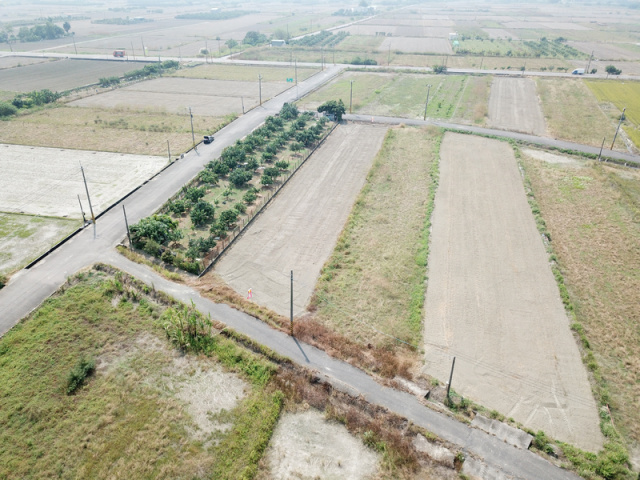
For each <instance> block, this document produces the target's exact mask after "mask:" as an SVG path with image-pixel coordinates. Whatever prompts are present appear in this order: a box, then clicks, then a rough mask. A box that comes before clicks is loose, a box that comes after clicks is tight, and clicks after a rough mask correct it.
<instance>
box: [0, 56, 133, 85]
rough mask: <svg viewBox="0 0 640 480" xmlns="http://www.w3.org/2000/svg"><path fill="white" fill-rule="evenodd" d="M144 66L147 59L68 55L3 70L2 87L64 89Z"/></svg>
mask: <svg viewBox="0 0 640 480" xmlns="http://www.w3.org/2000/svg"><path fill="white" fill-rule="evenodd" d="M143 66H144V63H137V62H136V63H132V62H114V61H107V60H68V59H62V60H56V61H51V62H45V63H36V64H32V65H24V66H22V67H17V68H11V69H7V70H3V71H2V75H0V90H7V91H14V92H31V91H33V90H43V89H45V88H46V89H49V90H51V91H54V92H63V91H65V90H70V89H72V88H76V87H82V86H84V85H89V84H93V83H98V80H100V78H102V77H113V76H121V75H123V74H124V73H126V72H130V71H132V70H137V69H140V68H142V67H143Z"/></svg>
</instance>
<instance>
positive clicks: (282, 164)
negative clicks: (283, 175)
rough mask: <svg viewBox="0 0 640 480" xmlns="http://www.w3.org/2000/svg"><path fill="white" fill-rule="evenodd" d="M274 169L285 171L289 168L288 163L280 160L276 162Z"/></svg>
mask: <svg viewBox="0 0 640 480" xmlns="http://www.w3.org/2000/svg"><path fill="white" fill-rule="evenodd" d="M276 167H278V168H279V169H281V170H286V169H287V168H289V162H287V161H286V160H280V161H278V162H276Z"/></svg>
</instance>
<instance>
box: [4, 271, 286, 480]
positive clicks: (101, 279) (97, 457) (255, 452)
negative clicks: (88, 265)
mask: <svg viewBox="0 0 640 480" xmlns="http://www.w3.org/2000/svg"><path fill="white" fill-rule="evenodd" d="M101 270H104V271H105V272H109V271H110V269H109V268H108V267H106V268H101ZM167 302H169V303H170V302H171V300H168V299H166V296H163V295H162V294H160V293H158V292H155V291H153V290H151V289H149V288H148V287H146V286H143V284H141V283H140V282H138V281H136V280H133V279H131V278H130V277H128V276H127V275H124V274H122V273H115V274H114V275H112V274H110V273H104V272H103V271H99V272H98V271H94V270H92V271H89V272H86V273H83V274H80V275H78V277H77V278H75V279H73V280H70V282H69V283H68V284H66V285H65V286H64V287H62V289H61V290H60V291H59V292H58V293H57V294H55V295H54V296H53V297H51V298H50V299H48V300H47V301H45V303H44V304H43V305H42V306H41V307H40V308H39V309H38V310H37V311H36V312H34V313H33V314H32V315H30V316H29V317H28V318H27V319H25V320H24V321H23V322H21V323H20V324H18V325H17V326H16V327H14V328H13V329H12V330H10V331H9V332H7V333H6V334H5V336H4V337H3V338H2V339H0V398H2V408H1V409H0V478H43V479H44V478H54V477H63V478H72V477H73V478H75V477H80V478H113V477H114V476H122V477H127V478H157V477H163V478H196V477H197V478H206V477H209V478H211V477H213V478H251V477H252V472H255V470H256V468H257V464H258V462H259V460H260V458H261V455H262V452H263V451H264V448H265V446H266V444H267V442H268V439H269V438H270V432H271V430H272V429H273V426H274V425H275V422H276V421H277V418H278V414H279V411H280V405H281V403H282V396H281V394H279V393H273V392H271V393H270V390H269V387H268V385H267V384H268V382H269V379H270V378H271V375H272V373H273V372H274V371H275V367H274V366H273V364H271V363H270V362H269V361H267V360H265V359H264V358H262V357H259V356H258V355H256V354H255V353H253V352H251V351H248V350H246V349H244V348H243V347H241V346H239V345H238V344H236V343H235V342H233V341H232V340H230V339H229V338H226V337H223V336H220V335H217V336H215V337H212V336H210V337H209V339H210V340H209V342H208V343H207V349H206V350H205V351H203V353H204V354H205V355H201V356H200V357H197V358H196V357H195V356H194V355H192V354H189V353H188V354H187V355H186V357H183V358H184V360H186V361H187V362H188V363H189V365H196V364H197V365H200V366H201V368H205V369H209V368H211V369H218V368H220V367H219V366H218V365H222V366H223V367H224V369H225V370H228V371H229V370H230V371H235V372H238V374H239V375H240V376H241V377H243V378H245V379H247V380H248V381H249V382H250V384H251V385H253V387H252V390H253V393H250V394H249V396H248V397H246V398H245V399H244V400H242V401H241V402H240V403H239V404H238V405H237V406H236V407H235V408H233V409H232V410H230V411H229V412H226V413H225V414H224V415H223V416H224V418H221V419H220V420H221V421H223V423H229V424H231V425H232V428H231V430H230V431H228V432H215V435H214V434H211V438H215V439H216V440H217V441H219V443H218V444H217V445H218V446H217V447H215V448H213V449H211V448H210V447H209V446H208V443H207V442H208V441H209V440H206V439H205V441H203V440H202V439H201V438H197V437H194V436H193V434H192V433H191V432H192V431H193V430H194V428H195V429H197V426H196V425H195V423H194V419H193V418H192V417H191V416H190V414H189V413H188V410H187V409H186V407H185V403H184V400H180V399H178V398H177V397H176V396H175V393H176V391H177V389H178V386H179V384H180V382H181V381H186V380H188V378H189V376H190V375H191V373H188V372H189V370H187V371H186V373H180V371H178V372H175V371H174V369H175V368H176V367H175V365H176V364H175V361H174V360H175V359H176V358H177V357H178V356H179V355H177V354H176V353H175V350H173V348H172V347H171V345H170V344H169V343H168V342H166V341H164V340H163V339H162V338H163V336H164V334H163V330H162V324H163V321H164V318H165V317H164V316H165V315H167V313H166V308H167V307H166V305H167ZM181 308H186V307H181V306H180V305H177V304H174V306H173V307H172V309H171V310H172V311H176V310H180V309H181ZM93 361H95V369H96V370H95V372H94V373H92V372H93V370H94V369H93V364H92V362H93ZM189 368H193V367H189ZM199 368H200V367H199ZM185 375H186V376H185ZM68 393H73V395H69V394H68ZM250 427H251V428H250ZM256 427H257V428H256ZM207 438H209V437H207ZM132 439H135V441H132ZM221 465H224V466H225V467H224V469H223V470H221V467H220V466H221ZM220 471H223V472H228V473H227V474H225V475H221V476H216V475H214V472H220ZM236 472H241V473H242V474H243V475H244V476H243V475H239V476H237V475H236Z"/></svg>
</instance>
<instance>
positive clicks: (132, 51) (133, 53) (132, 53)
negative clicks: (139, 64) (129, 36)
mask: <svg viewBox="0 0 640 480" xmlns="http://www.w3.org/2000/svg"><path fill="white" fill-rule="evenodd" d="M131 55H132V56H133V59H134V60H135V59H136V52H135V50H134V49H133V40H131Z"/></svg>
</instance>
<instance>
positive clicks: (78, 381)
mask: <svg viewBox="0 0 640 480" xmlns="http://www.w3.org/2000/svg"><path fill="white" fill-rule="evenodd" d="M95 369H96V362H95V361H94V360H92V359H89V360H87V359H85V358H84V357H82V358H81V359H80V361H79V362H78V364H77V365H76V366H75V367H73V369H72V370H71V371H70V372H69V375H68V376H67V395H71V394H72V393H73V392H75V391H76V390H77V389H78V388H80V387H81V386H82V384H83V383H84V381H85V380H86V378H87V377H88V376H89V375H91V374H92V373H93V372H94V370H95Z"/></svg>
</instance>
